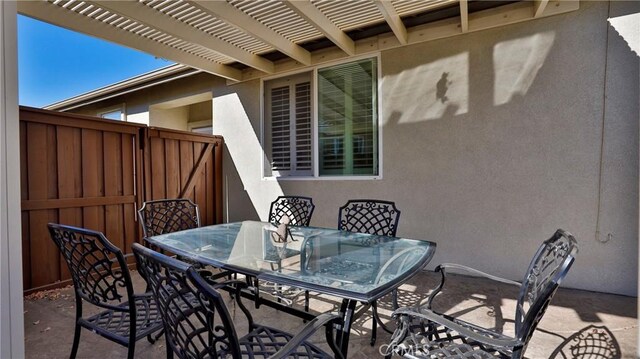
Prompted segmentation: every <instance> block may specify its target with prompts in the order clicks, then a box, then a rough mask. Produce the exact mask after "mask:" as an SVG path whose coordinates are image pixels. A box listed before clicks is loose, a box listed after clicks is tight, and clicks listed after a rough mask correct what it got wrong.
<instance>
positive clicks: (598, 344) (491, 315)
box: [25, 272, 638, 359]
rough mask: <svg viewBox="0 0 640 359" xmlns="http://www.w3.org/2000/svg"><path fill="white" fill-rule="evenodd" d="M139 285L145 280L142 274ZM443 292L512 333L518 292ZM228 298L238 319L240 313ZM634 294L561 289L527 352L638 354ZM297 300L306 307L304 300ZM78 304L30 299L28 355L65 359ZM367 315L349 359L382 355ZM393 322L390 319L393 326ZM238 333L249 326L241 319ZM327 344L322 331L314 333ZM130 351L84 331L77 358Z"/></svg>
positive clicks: (408, 297)
mask: <svg viewBox="0 0 640 359" xmlns="http://www.w3.org/2000/svg"><path fill="white" fill-rule="evenodd" d="M133 277H134V282H135V284H136V287H137V288H138V289H140V290H142V289H143V288H144V283H143V281H142V279H141V278H140V276H139V275H138V274H137V272H133ZM438 281H439V275H436V274H434V273H432V272H424V273H421V274H419V275H418V276H416V277H414V278H413V279H412V280H411V281H409V282H408V283H406V284H404V285H403V286H402V287H401V288H400V290H399V301H400V305H401V306H404V305H414V304H415V303H418V302H421V301H424V300H425V299H426V296H427V294H428V293H429V291H430V289H431V288H433V287H435V285H436V284H437V282H438ZM447 283H448V284H447V287H445V291H443V293H442V294H441V295H440V296H438V298H437V299H436V300H435V301H434V308H435V309H436V310H438V311H445V312H447V313H449V314H453V313H455V314H456V315H458V316H461V317H463V318H465V319H466V320H470V321H473V322H475V323H479V324H481V325H484V326H485V327H489V328H496V329H500V330H503V331H504V332H505V333H509V334H512V333H513V317H514V313H515V298H516V297H517V294H518V293H517V290H516V289H515V288H513V287H510V286H506V285H502V284H499V283H498V284H496V283H492V282H489V281H487V280H484V279H479V278H471V277H462V276H455V277H453V276H452V278H451V279H450V280H448V281H447ZM311 298H312V299H311V308H312V311H315V312H325V311H335V310H337V308H338V305H339V301H337V300H336V299H334V298H330V297H327V296H318V295H313V294H312V296H311ZM228 303H229V311H230V312H231V313H232V314H233V315H234V317H235V318H238V319H239V321H240V320H241V319H240V318H243V315H242V314H241V313H240V312H239V311H238V312H237V313H236V311H235V308H234V306H233V305H232V304H231V302H228ZM636 303H637V298H634V297H624V296H617V295H611V294H602V293H594V292H586V291H579V290H571V289H562V288H561V289H560V290H559V291H558V293H557V294H556V296H555V297H554V299H553V300H552V302H551V305H550V306H549V309H548V310H547V312H546V314H545V316H544V318H543V319H542V321H541V322H540V325H539V327H538V329H537V330H536V332H535V333H534V335H533V338H532V339H531V341H530V344H529V347H528V349H527V351H526V353H525V354H526V357H527V358H535V359H542V358H554V359H566V358H576V359H577V358H598V359H601V358H602V359H604V358H634V357H635V355H636V352H637V348H636V343H637V333H638V329H637V312H636V311H637V310H636V308H637V304H636ZM296 305H300V306H301V305H302V298H301V300H300V302H299V303H296ZM74 306H75V301H74V294H73V289H72V288H66V289H62V290H56V291H52V292H48V293H46V294H40V295H36V296H32V297H30V298H27V299H25V331H26V333H25V338H26V339H25V342H26V343H25V346H26V354H27V357H28V358H66V357H68V356H69V352H70V350H71V343H72V339H73V320H74V316H75V308H74ZM378 307H379V313H380V315H381V318H382V320H383V321H384V322H387V323H392V321H391V317H390V315H391V312H392V305H391V298H390V296H387V297H385V298H382V299H381V300H380V301H379V302H378ZM255 313H256V314H255V319H256V321H257V322H258V323H264V324H270V325H272V326H275V327H279V328H284V329H286V330H288V331H290V332H296V331H297V330H299V328H300V327H301V326H302V325H303V323H302V321H301V320H299V319H297V318H292V317H290V316H288V315H287V314H284V313H280V312H277V311H275V310H272V309H269V308H265V307H261V308H260V310H257V311H256V312H255ZM370 320H371V316H370V312H367V313H365V314H364V315H363V316H362V317H360V318H359V319H357V320H356V321H355V323H354V326H353V330H352V333H351V340H350V345H349V358H354V359H364V358H380V357H382V356H381V355H380V354H379V352H378V350H379V347H380V345H383V344H385V343H387V342H388V340H389V334H387V333H386V332H384V331H383V330H381V329H379V330H378V341H377V343H376V345H375V346H374V347H372V346H370V345H369V339H370V335H371V322H370ZM390 326H391V327H393V324H390ZM236 328H237V329H238V332H239V333H242V332H243V330H246V329H245V328H246V323H243V322H239V323H236ZM314 341H315V342H317V343H323V342H324V338H323V335H322V334H318V335H317V336H316V337H314ZM136 354H137V355H136V357H137V358H157V357H164V356H165V345H164V340H162V339H161V340H160V341H159V342H158V343H156V344H154V345H151V344H149V343H148V342H146V341H145V340H142V341H139V342H138V344H137V347H136ZM125 356H126V350H125V348H123V347H121V346H119V345H117V344H115V343H112V342H110V341H108V340H106V339H103V338H100V337H99V336H97V335H95V334H93V333H90V332H89V331H87V330H83V331H82V334H81V339H80V347H79V350H78V357H79V358H96V357H103V358H120V357H125Z"/></svg>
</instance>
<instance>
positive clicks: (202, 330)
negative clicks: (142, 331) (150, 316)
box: [133, 244, 343, 359]
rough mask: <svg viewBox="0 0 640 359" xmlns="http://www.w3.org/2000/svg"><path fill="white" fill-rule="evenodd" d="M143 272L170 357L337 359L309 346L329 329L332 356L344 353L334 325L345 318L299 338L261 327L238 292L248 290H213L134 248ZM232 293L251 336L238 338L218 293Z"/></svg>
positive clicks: (187, 269) (328, 317) (321, 322)
mask: <svg viewBox="0 0 640 359" xmlns="http://www.w3.org/2000/svg"><path fill="white" fill-rule="evenodd" d="M133 252H134V254H135V256H136V260H137V262H138V268H139V270H142V271H144V272H145V276H146V277H147V278H149V283H150V286H151V289H152V291H153V294H154V297H155V298H156V301H157V302H158V307H159V310H160V312H161V314H162V320H163V323H164V327H165V331H166V335H165V338H166V340H167V357H168V358H171V357H173V355H174V354H175V355H177V356H178V357H179V358H181V359H182V358H205V357H206V358H227V357H229V356H230V357H232V358H235V359H240V358H243V357H248V358H256V357H261V358H262V357H264V358H266V357H269V358H272V359H273V358H287V357H292V358H301V359H302V358H318V359H320V358H333V356H331V355H329V354H328V353H326V352H324V351H322V350H321V349H320V348H318V347H317V346H315V345H313V344H311V343H309V342H307V341H306V340H307V339H308V338H309V337H310V336H311V335H313V334H314V333H315V332H316V331H317V330H319V329H321V328H323V327H324V328H325V334H326V338H327V342H328V344H329V346H330V347H331V349H332V350H333V351H334V355H335V356H336V357H338V358H342V357H343V356H342V353H341V352H340V350H339V349H338V347H337V345H336V344H335V341H334V337H335V336H334V324H338V325H339V324H340V323H341V318H340V317H339V316H337V315H334V314H328V313H326V314H322V315H320V316H318V317H316V318H315V319H313V320H312V321H310V322H309V323H308V324H307V325H306V326H305V327H304V328H303V329H302V330H301V331H300V332H299V333H298V334H297V335H296V336H293V335H291V334H288V333H286V332H283V331H280V330H277V329H274V328H270V327H266V326H260V325H257V324H256V323H255V322H254V321H253V317H252V316H251V313H249V311H248V310H247V308H246V307H245V306H244V305H243V304H242V301H241V297H242V296H241V295H240V290H241V288H242V287H244V286H246V284H245V283H244V282H242V281H237V280H232V281H226V282H222V283H218V284H214V285H211V284H210V283H209V282H207V281H205V279H204V278H202V277H201V276H200V274H198V272H197V271H196V270H195V269H194V268H193V266H189V265H188V264H187V263H184V262H181V261H179V260H177V259H174V258H171V257H168V256H165V255H163V254H161V253H158V252H155V251H153V250H151V249H149V248H146V247H144V246H141V245H139V244H134V245H133ZM229 287H233V288H234V289H235V294H234V296H233V297H234V299H235V304H237V306H238V307H239V308H240V309H241V310H242V312H243V313H244V314H245V316H246V317H247V321H248V324H249V332H248V334H247V335H245V336H243V337H239V336H238V334H237V332H236V329H235V326H234V323H233V320H232V318H231V316H230V314H229V311H228V310H227V307H226V305H225V303H224V299H223V298H222V296H221V295H220V293H219V292H218V289H223V288H229Z"/></svg>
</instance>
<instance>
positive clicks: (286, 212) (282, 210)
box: [250, 196, 316, 312]
mask: <svg viewBox="0 0 640 359" xmlns="http://www.w3.org/2000/svg"><path fill="white" fill-rule="evenodd" d="M315 208H316V206H315V205H314V204H313V199H312V198H311V197H305V196H278V198H276V200H275V201H273V202H271V206H270V207H269V222H270V223H272V224H274V225H280V224H283V223H284V221H283V219H284V217H285V216H286V217H287V218H288V221H287V223H284V224H285V226H286V227H285V233H284V236H282V235H280V237H282V238H280V240H283V241H287V240H290V239H292V238H293V237H292V236H291V232H290V230H289V226H302V227H307V226H309V224H310V223H311V217H312V216H313V210H314V209H315ZM250 282H251V281H250ZM253 282H255V284H257V285H258V286H259V287H258V290H259V291H261V292H263V293H265V294H268V295H271V296H274V297H276V298H277V300H278V302H281V301H284V302H285V303H287V304H288V305H292V304H293V301H294V300H295V298H296V297H298V296H299V295H300V294H301V293H302V292H303V291H302V290H299V289H297V288H292V287H282V286H280V285H278V284H276V283H271V282H263V283H259V282H258V281H255V280H254V281H253ZM260 288H262V289H260ZM304 295H305V304H304V310H305V311H307V312H308V311H309V292H308V291H304Z"/></svg>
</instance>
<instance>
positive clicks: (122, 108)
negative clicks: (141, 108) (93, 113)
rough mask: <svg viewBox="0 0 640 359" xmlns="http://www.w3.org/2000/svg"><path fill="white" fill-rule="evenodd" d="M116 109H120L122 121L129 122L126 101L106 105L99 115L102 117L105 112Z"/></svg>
mask: <svg viewBox="0 0 640 359" xmlns="http://www.w3.org/2000/svg"><path fill="white" fill-rule="evenodd" d="M114 111H120V121H122V122H127V108H126V106H125V104H124V103H121V104H119V105H115V106H112V107H106V108H104V109H102V110H100V111H98V117H102V115H104V114H105V113H109V112H114ZM105 119H106V120H108V118H105Z"/></svg>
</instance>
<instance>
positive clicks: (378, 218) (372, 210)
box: [338, 199, 400, 237]
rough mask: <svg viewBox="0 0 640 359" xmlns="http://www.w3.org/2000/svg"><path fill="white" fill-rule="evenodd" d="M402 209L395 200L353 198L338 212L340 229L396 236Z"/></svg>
mask: <svg viewBox="0 0 640 359" xmlns="http://www.w3.org/2000/svg"><path fill="white" fill-rule="evenodd" d="M399 220H400V210H398V209H397V208H396V204H395V203H394V202H389V201H382V200H375V199H352V200H349V201H348V202H347V203H346V204H345V205H344V206H342V207H340V210H339V212H338V229H340V230H343V231H350V232H358V233H368V234H377V235H381V236H392V237H395V236H396V232H397V230H398V221H399Z"/></svg>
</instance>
